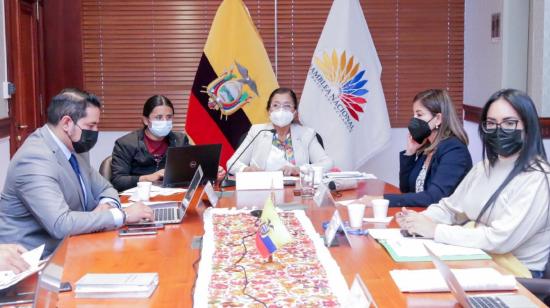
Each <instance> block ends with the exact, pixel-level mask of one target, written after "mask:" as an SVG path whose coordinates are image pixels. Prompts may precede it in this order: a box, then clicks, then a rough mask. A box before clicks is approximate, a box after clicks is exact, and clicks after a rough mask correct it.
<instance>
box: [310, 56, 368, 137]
mask: <svg viewBox="0 0 550 308" xmlns="http://www.w3.org/2000/svg"><path fill="white" fill-rule="evenodd" d="M312 62H313V63H312V65H311V68H310V69H309V73H308V74H309V77H311V79H312V80H313V81H314V82H315V84H316V85H317V86H318V87H319V89H320V90H321V91H322V93H323V96H325V98H326V99H327V100H328V102H329V104H331V106H332V108H333V109H334V111H335V112H336V114H337V115H338V117H339V118H340V119H341V120H342V122H343V123H344V125H345V126H346V128H347V129H348V131H349V132H351V131H352V130H353V128H354V127H355V124H356V123H357V122H359V116H360V114H361V113H363V112H364V106H365V104H366V103H367V99H366V98H365V96H366V94H367V93H368V92H369V90H367V88H366V84H367V79H366V78H364V77H366V76H365V71H366V69H365V68H363V67H362V66H361V64H360V63H358V62H357V61H356V59H355V57H354V56H353V55H351V56H349V57H348V55H347V54H346V51H342V52H341V53H338V52H337V51H336V50H332V52H327V51H324V52H323V53H322V54H321V55H319V56H316V57H314V58H313V61H312Z"/></svg>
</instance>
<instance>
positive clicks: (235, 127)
mask: <svg viewBox="0 0 550 308" xmlns="http://www.w3.org/2000/svg"><path fill="white" fill-rule="evenodd" d="M277 87H278V85H277V79H276V77H275V74H274V73H273V68H272V67H271V62H270V61H269V57H268V56H267V52H266V51H265V48H264V45H263V42H262V39H261V37H260V35H259V33H258V31H257V29H256V27H255V26H254V23H253V22H252V18H251V17H250V15H249V13H248V9H247V8H246V6H245V5H244V3H243V2H242V0H224V1H223V2H222V4H221V5H220V7H219V8H218V11H217V12H216V16H215V17H214V21H213V22H212V27H211V28H210V33H209V34H208V39H207V40H206V45H205V46H204V52H203V54H202V57H201V60H200V63H199V67H198V69H197V74H196V76H195V81H194V82H193V88H192V89H191V93H190V96H189V107H188V111H187V120H186V124H185V130H186V132H187V134H188V135H189V137H190V138H191V140H192V141H193V142H194V143H195V144H207V143H221V144H222V153H221V159H220V165H225V163H226V161H227V160H228V159H229V158H230V157H231V155H232V154H233V152H235V149H236V148H237V146H238V142H239V140H240V138H241V136H243V135H244V134H245V133H247V132H248V130H249V129H250V126H251V125H252V124H257V123H264V122H267V119H268V115H267V111H266V106H267V99H268V98H269V94H271V92H272V91H273V90H274V89H276V88H277Z"/></svg>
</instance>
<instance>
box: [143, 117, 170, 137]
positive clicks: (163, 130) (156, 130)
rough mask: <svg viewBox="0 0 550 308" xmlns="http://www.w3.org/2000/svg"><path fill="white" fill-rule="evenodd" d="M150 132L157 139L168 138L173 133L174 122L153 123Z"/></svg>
mask: <svg viewBox="0 0 550 308" xmlns="http://www.w3.org/2000/svg"><path fill="white" fill-rule="evenodd" d="M149 130H150V131H151V133H153V135H155V136H157V137H166V136H167V135H168V134H169V133H170V131H172V121H157V120H154V121H151V125H149Z"/></svg>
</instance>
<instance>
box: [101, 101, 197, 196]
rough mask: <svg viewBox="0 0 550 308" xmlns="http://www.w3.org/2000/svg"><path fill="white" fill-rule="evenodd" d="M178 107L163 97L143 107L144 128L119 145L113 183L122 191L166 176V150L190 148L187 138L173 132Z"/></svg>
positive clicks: (113, 165)
mask: <svg viewBox="0 0 550 308" xmlns="http://www.w3.org/2000/svg"><path fill="white" fill-rule="evenodd" d="M173 117H174V106H173V105H172V102H170V100H169V99H168V98H166V97H165V96H162V95H155V96H151V97H150V98H149V99H148V100H147V101H146V102H145V105H144V106H143V119H142V121H143V124H144V127H143V128H140V129H138V130H135V131H133V132H131V133H129V134H127V135H125V136H122V137H120V138H119V139H118V140H117V141H116V142H115V147H114V149H113V161H112V163H111V169H112V176H111V183H112V184H113V186H114V187H115V188H116V189H117V190H119V191H122V190H126V189H128V188H132V187H135V186H136V184H137V182H142V181H147V182H154V181H158V180H161V179H162V178H163V176H164V165H165V163H166V155H165V154H166V150H167V149H168V147H178V146H183V145H187V144H189V139H188V138H187V136H186V135H185V134H183V133H180V132H174V131H172V118H173Z"/></svg>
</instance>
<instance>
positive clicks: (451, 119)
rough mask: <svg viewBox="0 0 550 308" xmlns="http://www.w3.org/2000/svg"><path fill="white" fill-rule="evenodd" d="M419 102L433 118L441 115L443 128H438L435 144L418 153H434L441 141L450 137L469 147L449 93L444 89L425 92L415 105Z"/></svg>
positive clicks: (419, 96) (419, 94)
mask: <svg viewBox="0 0 550 308" xmlns="http://www.w3.org/2000/svg"><path fill="white" fill-rule="evenodd" d="M417 101H418V102H420V103H421V104H422V106H424V107H426V109H428V110H429V111H430V112H431V114H432V115H433V116H435V115H436V114H438V113H441V126H439V127H438V128H437V135H436V137H435V139H434V142H433V143H431V144H427V145H425V146H423V147H422V148H420V149H419V150H418V152H424V153H426V154H427V153H429V152H432V151H433V150H435V149H436V148H437V146H438V145H439V143H440V142H441V141H443V140H445V139H447V138H449V137H450V136H455V137H456V138H458V139H459V140H460V141H462V143H464V144H465V145H468V135H467V134H466V131H464V127H463V126H462V123H460V120H459V119H458V116H457V115H456V111H455V108H454V106H453V102H452V100H451V97H450V96H449V92H447V91H446V90H442V89H429V90H425V91H422V92H420V93H418V94H416V95H415V97H414V99H413V103H414V102H417Z"/></svg>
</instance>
